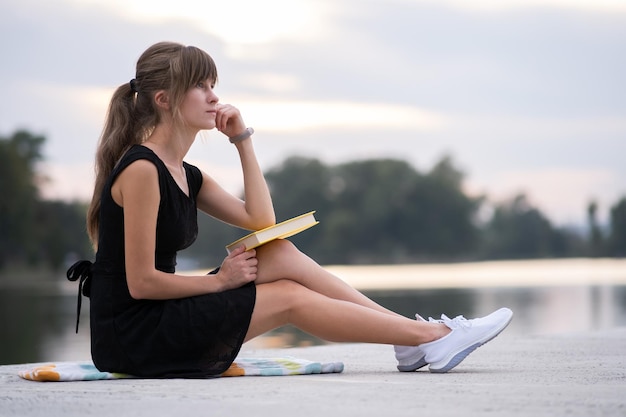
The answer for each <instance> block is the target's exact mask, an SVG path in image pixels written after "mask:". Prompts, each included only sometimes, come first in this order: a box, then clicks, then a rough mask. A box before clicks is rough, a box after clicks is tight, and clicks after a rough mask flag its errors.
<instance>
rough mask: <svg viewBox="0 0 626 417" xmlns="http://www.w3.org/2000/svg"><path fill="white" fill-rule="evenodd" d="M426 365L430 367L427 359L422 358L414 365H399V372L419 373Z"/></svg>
mask: <svg viewBox="0 0 626 417" xmlns="http://www.w3.org/2000/svg"><path fill="white" fill-rule="evenodd" d="M426 365H428V363H427V362H426V357H425V356H422V358H421V359H420V360H419V361H417V362H415V363H412V364H411V365H398V371H400V372H413V371H417V370H418V369H420V368H423V367H424V366H426Z"/></svg>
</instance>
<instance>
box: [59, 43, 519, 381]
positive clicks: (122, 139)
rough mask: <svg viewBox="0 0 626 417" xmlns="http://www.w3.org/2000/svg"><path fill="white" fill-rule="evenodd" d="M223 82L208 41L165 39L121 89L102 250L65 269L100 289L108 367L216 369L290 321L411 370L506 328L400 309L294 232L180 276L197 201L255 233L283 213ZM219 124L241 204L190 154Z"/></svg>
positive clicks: (493, 317)
mask: <svg viewBox="0 0 626 417" xmlns="http://www.w3.org/2000/svg"><path fill="white" fill-rule="evenodd" d="M216 81H217V71H216V68H215V64H214V62H213V60H212V59H211V57H210V56H209V55H208V54H206V53H205V52H204V51H202V50H200V49H198V48H195V47H190V46H183V45H179V44H176V43H169V42H163V43H158V44H155V45H153V46H151V47H150V48H148V49H147V50H146V51H145V52H144V53H143V54H142V55H141V57H140V58H139V61H138V62H137V69H136V76H135V78H134V79H132V80H131V81H130V83H126V84H124V85H122V86H120V87H119V88H118V89H117V90H116V91H115V93H114V95H113V98H112V100H111V103H110V107H109V112H108V115H107V119H106V123H105V126H104V130H103V133H102V136H101V138H100V143H99V146H98V151H97V158H96V183H95V190H94V194H93V199H92V202H91V206H90V208H89V212H88V220H87V222H88V231H89V235H90V238H91V240H92V242H93V243H94V246H95V247H96V249H97V253H96V260H95V262H94V263H93V264H91V263H90V262H88V261H82V262H81V263H77V264H75V265H74V266H73V267H72V268H70V270H69V271H68V278H70V279H72V280H76V279H80V281H81V287H82V288H83V293H84V294H86V295H90V298H91V303H90V308H91V314H90V319H91V341H92V348H91V349H92V357H93V361H94V363H95V365H96V366H97V367H98V368H99V369H100V370H102V371H112V372H123V373H128V374H133V375H136V376H146V377H203V376H210V375H219V374H221V373H222V372H224V371H225V370H226V369H227V368H228V366H229V365H230V364H231V362H232V361H233V360H234V359H235V357H236V355H237V353H238V352H239V349H240V347H241V345H242V344H243V343H244V342H246V341H248V340H250V339H252V338H254V337H256V336H259V335H261V334H263V333H265V332H267V331H269V330H272V329H274V328H277V327H279V326H282V325H285V324H288V323H290V324H293V325H295V326H297V327H298V328H300V329H302V330H304V331H306V332H308V333H311V334H313V335H315V336H318V337H320V338H322V339H326V340H329V341H337V342H339V341H343V342H371V343H385V344H392V345H396V346H395V351H396V357H397V359H398V369H399V370H401V371H414V370H416V369H418V368H421V367H423V366H425V365H427V364H428V365H430V366H429V369H430V371H431V372H447V371H449V370H450V369H452V368H453V367H454V366H456V365H457V364H458V363H459V362H461V360H463V359H464V358H465V357H466V356H467V355H468V354H469V353H470V352H472V351H473V350H474V349H476V348H477V347H478V346H480V345H481V344H483V343H485V342H487V341H489V340H491V339H492V338H494V337H495V336H497V335H498V334H499V333H500V332H501V331H502V330H504V328H505V327H506V326H507V325H508V323H509V321H510V320H511V317H512V312H511V311H510V310H509V309H506V308H504V309H500V310H498V311H496V312H494V313H492V314H490V315H489V316H486V317H484V318H481V319H474V320H466V319H464V318H463V317H462V316H459V317H456V318H455V319H449V318H448V317H446V316H445V315H444V316H442V319H441V320H432V319H431V320H430V321H424V320H422V319H421V318H419V316H418V318H419V319H418V320H412V319H409V318H406V317H403V316H400V315H398V314H396V313H394V312H392V311H389V310H387V309H385V308H383V307H382V306H380V305H378V304H376V303H374V302H373V301H372V300H370V299H368V298H367V297H365V296H364V295H363V294H361V293H359V292H358V291H356V290H355V289H353V288H351V287H350V286H348V285H347V284H346V283H344V282H343V281H341V280H340V279H338V278H337V277H335V276H333V275H331V274H330V273H329V272H327V271H326V270H324V269H323V268H322V267H320V266H319V265H318V264H317V263H315V262H314V261H313V260H311V259H310V258H309V257H307V256H306V255H304V254H303V253H301V252H300V251H298V249H296V248H295V247H294V246H293V245H292V244H291V243H290V242H289V241H286V240H278V241H274V242H272V243H269V244H266V245H264V246H261V247H259V248H257V249H256V250H245V248H239V249H237V250H235V251H234V252H232V253H231V254H229V255H228V256H227V257H226V258H225V259H224V261H223V263H222V265H221V267H220V268H218V269H217V270H216V271H213V272H212V273H211V274H208V275H203V276H193V277H188V276H180V275H176V273H175V265H176V252H177V251H178V250H181V249H184V248H186V247H188V246H189V245H191V244H192V243H193V241H194V240H195V238H196V235H197V231H198V229H197V209H200V210H202V211H204V212H206V213H207V214H209V215H211V216H213V217H215V218H217V219H219V220H221V221H224V222H226V223H229V224H232V225H234V226H238V227H240V228H244V229H249V230H258V229H261V228H264V227H267V226H270V225H272V224H274V223H275V215H274V209H273V206H272V200H271V198H270V193H269V191H268V187H267V185H266V183H265V179H264V178H263V174H262V171H261V169H260V168H259V164H258V163H257V159H256V156H255V152H254V148H253V142H252V133H253V130H252V129H250V128H247V127H246V125H245V123H244V121H243V118H242V116H241V114H240V113H239V111H238V110H237V109H236V108H235V107H233V106H231V105H228V104H221V103H219V100H218V97H217V96H216V95H215V93H214V90H213V89H214V86H215V83H216ZM214 128H215V129H217V130H219V131H220V132H222V133H223V134H224V135H225V136H226V137H227V138H229V139H230V142H232V143H233V146H234V149H235V150H236V151H237V152H238V154H239V157H240V160H241V167H242V171H243V179H244V195H245V198H244V200H243V201H242V200H241V199H239V198H236V197H234V196H232V195H230V194H229V193H227V192H226V191H224V189H223V188H221V187H220V185H219V184H217V183H216V182H215V181H214V180H213V179H212V178H211V177H210V176H209V175H207V174H206V173H204V172H201V171H200V170H199V169H198V168H196V167H195V166H192V165H189V164H187V163H186V162H184V158H185V155H186V154H187V152H188V150H189V148H190V147H191V145H192V143H193V142H194V140H195V138H196V135H197V134H198V132H199V131H201V130H208V129H214ZM83 283H84V285H83ZM79 291H80V288H79Z"/></svg>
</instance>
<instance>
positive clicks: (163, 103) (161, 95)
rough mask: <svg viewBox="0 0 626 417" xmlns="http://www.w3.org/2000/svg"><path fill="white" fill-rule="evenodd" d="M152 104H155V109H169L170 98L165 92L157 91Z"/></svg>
mask: <svg viewBox="0 0 626 417" xmlns="http://www.w3.org/2000/svg"><path fill="white" fill-rule="evenodd" d="M154 102H155V103H156V105H157V107H159V108H160V109H162V110H169V109H170V98H169V96H168V94H167V92H166V91H165V90H159V91H157V93H156V94H155V95H154Z"/></svg>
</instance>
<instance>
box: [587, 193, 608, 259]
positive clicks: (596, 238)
mask: <svg viewBox="0 0 626 417" xmlns="http://www.w3.org/2000/svg"><path fill="white" fill-rule="evenodd" d="M587 222H588V226H589V242H588V248H589V249H588V253H589V256H591V257H598V256H603V255H604V254H605V248H604V236H602V230H600V226H599V225H598V203H597V202H595V201H592V202H590V203H589V205H588V206H587Z"/></svg>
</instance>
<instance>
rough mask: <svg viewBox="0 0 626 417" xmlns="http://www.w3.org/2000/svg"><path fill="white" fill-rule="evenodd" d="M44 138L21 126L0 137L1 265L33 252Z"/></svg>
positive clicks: (20, 258)
mask: <svg viewBox="0 0 626 417" xmlns="http://www.w3.org/2000/svg"><path fill="white" fill-rule="evenodd" d="M44 141H45V138H44V137H43V136H39V135H33V134H31V133H29V132H27V131H23V130H20V131H17V132H15V133H14V134H13V135H12V136H10V137H0V196H2V197H1V199H0V267H1V266H2V265H4V264H5V263H6V262H7V261H8V260H9V259H12V260H28V258H29V257H30V256H31V255H32V251H33V249H34V241H33V235H34V230H35V228H36V225H35V223H34V221H33V220H34V216H35V212H36V205H37V201H38V191H37V186H36V183H37V178H36V172H35V165H36V163H37V162H38V161H39V160H41V147H42V145H43V143H44Z"/></svg>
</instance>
